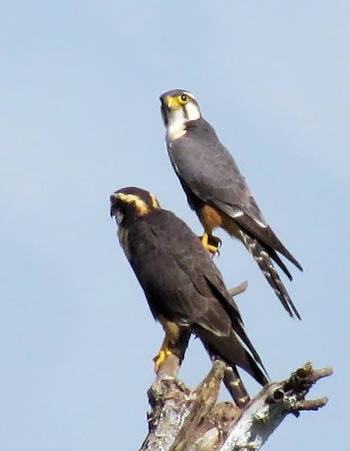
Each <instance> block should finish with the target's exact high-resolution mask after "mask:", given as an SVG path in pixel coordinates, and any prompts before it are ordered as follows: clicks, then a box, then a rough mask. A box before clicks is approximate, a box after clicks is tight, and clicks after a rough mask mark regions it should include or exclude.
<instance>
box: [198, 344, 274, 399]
mask: <svg viewBox="0 0 350 451" xmlns="http://www.w3.org/2000/svg"><path fill="white" fill-rule="evenodd" d="M202 341H203V340H202ZM203 344H204V346H205V348H206V350H207V351H208V354H209V356H210V359H211V360H212V361H214V360H218V359H219V360H223V361H224V362H225V363H226V369H225V372H224V379H223V382H224V384H225V387H226V388H227V390H228V392H229V393H230V395H231V397H232V399H233V401H234V403H235V404H236V405H237V406H238V407H239V408H244V407H245V406H246V405H247V404H248V402H249V401H250V396H249V394H248V391H247V389H246V388H245V385H244V383H243V381H242V379H241V377H240V375H239V373H238V370H237V366H236V365H234V364H233V363H232V362H228V361H227V360H226V359H224V358H222V357H220V356H219V355H218V353H217V352H215V351H214V350H213V349H212V348H211V346H209V345H208V344H207V343H205V342H204V341H203ZM249 360H250V359H249ZM249 363H252V368H251V371H249V372H250V374H251V375H252V376H253V377H254V379H256V380H257V381H258V382H259V383H260V384H261V385H265V384H267V383H268V380H267V379H266V377H265V375H263V374H262V373H261V371H260V369H259V368H258V367H257V365H256V363H255V362H254V361H253V362H249Z"/></svg>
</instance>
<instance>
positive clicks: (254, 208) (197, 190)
mask: <svg viewBox="0 0 350 451" xmlns="http://www.w3.org/2000/svg"><path fill="white" fill-rule="evenodd" d="M160 99H161V102H162V116H163V119H164V123H165V126H166V129H167V135H166V139H167V148H168V154H169V157H170V160H171V163H172V165H173V168H174V170H175V172H176V174H177V176H178V178H179V180H180V183H181V185H182V187H183V189H184V191H185V193H186V195H187V200H188V203H189V205H190V207H191V208H192V209H193V210H195V211H196V213H197V215H198V217H199V219H200V220H201V222H202V224H203V227H204V229H205V231H206V233H207V234H208V235H209V236H212V231H213V229H214V228H216V227H222V228H223V229H225V230H226V231H227V232H228V233H229V234H230V235H231V236H235V237H236V238H238V239H239V240H241V241H242V242H243V244H244V245H245V246H246V248H247V249H248V250H249V252H250V253H251V254H252V255H253V257H254V259H255V260H256V262H257V263H258V265H259V267H260V269H261V271H262V272H263V274H264V275H265V277H266V279H267V281H268V282H269V284H270V285H271V287H272V288H273V289H274V291H275V293H276V294H277V296H278V298H279V299H280V301H281V303H282V304H283V306H284V308H285V309H286V310H287V311H288V313H289V314H290V315H291V316H293V315H295V316H296V317H297V318H299V319H300V315H299V313H298V311H297V309H296V307H295V306H294V304H293V302H292V300H291V298H290V296H289V294H288V292H287V290H286V289H285V287H284V285H283V283H282V281H281V279H280V277H279V275H278V273H277V271H276V269H275V267H274V265H273V263H272V260H274V261H275V263H277V265H278V266H279V267H280V268H281V269H282V270H283V272H284V273H285V274H286V275H287V277H288V278H289V279H290V280H292V276H291V274H290V272H289V270H288V269H287V267H286V266H285V264H284V263H283V261H282V260H281V258H280V257H279V255H278V253H280V254H282V255H283V256H285V257H286V258H287V259H288V260H290V261H291V262H292V263H293V264H294V265H295V266H296V267H297V268H299V269H300V270H302V267H301V265H300V264H299V262H298V261H297V260H296V259H295V258H294V257H293V256H292V254H291V253H290V252H289V251H288V250H287V249H286V248H285V246H284V245H283V244H282V243H281V241H280V240H279V239H278V237H277V236H276V234H275V233H274V232H273V230H272V229H271V227H270V226H269V225H268V224H267V222H266V220H265V218H264V217H263V215H262V213H261V211H260V209H259V207H258V205H257V203H256V201H255V199H254V198H253V196H252V194H251V192H250V190H249V187H248V185H247V183H246V181H245V179H244V177H243V176H242V175H241V173H240V171H239V168H238V166H237V164H236V162H235V161H234V159H233V157H232V155H231V154H230V152H229V151H228V150H227V149H226V147H224V146H223V145H222V144H221V143H220V141H219V139H218V137H217V135H216V133H215V130H214V129H213V127H212V126H211V125H210V124H209V123H208V122H207V121H206V120H205V119H204V118H203V117H202V116H201V113H200V109H199V106H198V103H197V101H196V100H195V98H194V96H193V95H192V94H190V93H188V92H186V91H182V90H174V91H169V92H167V93H165V94H163V95H162V96H161V97H160Z"/></svg>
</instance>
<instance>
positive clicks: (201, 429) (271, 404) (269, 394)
mask: <svg viewBox="0 0 350 451" xmlns="http://www.w3.org/2000/svg"><path fill="white" fill-rule="evenodd" d="M169 358H172V359H174V356H170V357H169ZM170 368H173V369H174V368H175V369H176V371H175V373H176V374H177V369H178V366H176V365H175V366H174V361H173V362H172V363H171V364H170ZM224 371H225V364H223V363H222V362H215V363H214V365H213V367H212V369H211V371H210V372H209V374H208V375H207V377H206V378H205V379H204V381H203V382H202V383H201V384H200V385H199V386H198V387H197V389H195V390H192V391H191V390H189V389H188V388H187V387H186V386H185V385H184V384H183V383H182V382H180V381H179V380H177V379H176V378H175V377H169V376H164V375H163V374H162V375H160V374H159V375H158V377H157V379H156V381H155V382H154V384H153V385H152V387H151V388H150V390H149V392H148V396H149V401H150V405H151V409H152V410H151V412H150V413H149V416H148V421H149V434H148V436H147V437H146V439H145V441H144V443H143V445H142V447H141V450H140V451H208V450H210V451H238V450H240V451H252V450H254V451H255V450H258V449H260V448H261V446H262V445H263V444H264V443H265V441H266V440H267V438H268V437H269V436H270V435H271V434H272V433H273V431H274V430H275V429H276V428H277V427H278V425H279V424H280V423H281V421H283V419H284V418H285V417H286V416H287V415H288V414H290V413H292V414H294V415H299V412H300V411H304V410H317V409H319V408H321V407H323V406H325V405H326V403H327V401H328V399H327V398H321V399H316V400H305V396H306V395H307V393H308V392H309V390H310V389H311V387H312V386H313V385H314V384H315V383H316V382H317V381H318V380H319V379H321V378H324V377H328V376H330V375H331V374H332V373H333V370H332V368H330V367H329V368H323V369H321V370H315V369H313V367H312V364H311V363H307V364H305V365H304V366H303V367H301V368H299V369H297V370H296V371H294V372H293V373H292V375H291V376H290V378H289V379H287V380H285V381H282V382H273V383H270V384H269V385H267V386H266V387H264V388H263V389H262V390H261V392H260V393H259V394H258V395H257V396H256V397H255V398H253V399H252V400H251V402H250V403H249V404H248V405H247V407H246V408H245V409H244V410H241V409H238V408H237V407H236V406H235V405H233V404H232V403H229V402H225V403H217V398H218V393H219V387H220V383H221V381H222V378H223V374H224ZM175 373H174V372H173V373H172V374H175Z"/></svg>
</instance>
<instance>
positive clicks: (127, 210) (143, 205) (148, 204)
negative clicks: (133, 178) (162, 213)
mask: <svg viewBox="0 0 350 451" xmlns="http://www.w3.org/2000/svg"><path fill="white" fill-rule="evenodd" d="M110 201H111V210H110V214H111V216H114V217H115V220H116V223H117V224H118V226H125V225H127V224H130V223H131V222H133V221H135V220H136V219H137V218H139V217H140V216H145V215H148V214H149V213H151V212H152V211H154V210H160V208H161V207H160V205H159V202H158V200H157V198H156V197H155V196H154V195H153V194H151V193H150V192H148V191H146V190H143V189H141V188H135V187H133V186H131V187H127V188H121V189H119V190H118V191H116V192H115V193H113V194H112V195H111V196H110Z"/></svg>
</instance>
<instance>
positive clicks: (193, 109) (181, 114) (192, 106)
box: [166, 102, 201, 144]
mask: <svg viewBox="0 0 350 451" xmlns="http://www.w3.org/2000/svg"><path fill="white" fill-rule="evenodd" d="M200 117H201V113H200V111H199V108H198V106H197V105H196V103H194V102H188V103H187V104H186V105H185V106H184V107H183V108H179V109H176V110H175V109H174V110H172V111H171V114H170V115H169V117H168V121H169V122H168V125H167V128H166V139H167V142H168V143H169V144H170V143H171V142H172V141H174V140H175V139H178V138H181V137H182V136H183V135H184V134H185V133H186V129H185V128H186V123H187V122H188V121H195V120H197V119H199V118H200Z"/></svg>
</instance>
